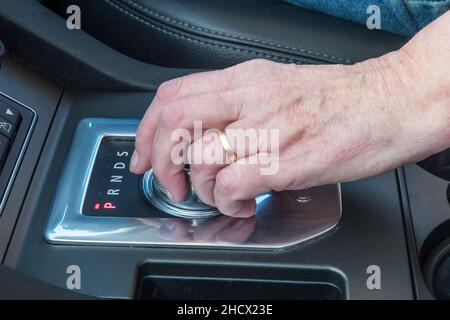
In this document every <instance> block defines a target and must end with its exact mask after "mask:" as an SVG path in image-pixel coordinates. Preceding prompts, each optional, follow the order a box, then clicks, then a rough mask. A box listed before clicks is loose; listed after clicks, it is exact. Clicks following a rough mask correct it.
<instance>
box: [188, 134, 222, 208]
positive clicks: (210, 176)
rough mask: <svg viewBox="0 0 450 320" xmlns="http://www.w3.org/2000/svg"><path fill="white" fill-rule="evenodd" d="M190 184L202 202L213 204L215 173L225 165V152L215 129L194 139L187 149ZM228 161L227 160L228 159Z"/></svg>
mask: <svg viewBox="0 0 450 320" xmlns="http://www.w3.org/2000/svg"><path fill="white" fill-rule="evenodd" d="M187 154H188V162H189V165H190V174H191V182H192V186H193V188H194V190H195V192H196V194H197V195H198V197H199V198H200V200H202V201H203V202H204V203H206V204H209V205H210V206H215V202H214V185H215V179H216V175H217V173H218V172H219V171H220V170H221V169H222V168H223V167H225V166H226V165H227V158H226V154H225V152H224V150H223V146H222V144H221V143H220V139H219V136H218V134H217V132H216V131H213V132H209V133H206V134H205V135H204V136H203V137H201V138H200V139H198V140H196V141H194V143H192V144H191V145H190V146H189V149H188V151H187ZM228 163H229V161H228Z"/></svg>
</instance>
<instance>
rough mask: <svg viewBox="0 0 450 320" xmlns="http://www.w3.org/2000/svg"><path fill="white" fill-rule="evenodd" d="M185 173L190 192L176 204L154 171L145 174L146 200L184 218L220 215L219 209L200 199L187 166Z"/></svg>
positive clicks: (144, 188) (143, 187) (160, 208)
mask: <svg viewBox="0 0 450 320" xmlns="http://www.w3.org/2000/svg"><path fill="white" fill-rule="evenodd" d="M184 171H185V174H186V178H187V179H186V180H187V182H188V186H187V187H188V188H187V189H188V192H187V193H186V195H185V197H184V199H183V201H181V202H179V203H175V202H173V201H172V200H170V199H169V197H168V196H167V194H166V191H165V190H164V187H163V185H162V184H161V183H160V182H159V181H158V179H157V178H156V176H155V175H154V173H153V171H152V170H150V171H148V172H147V173H145V175H144V178H143V179H142V184H143V185H142V190H143V192H144V195H145V198H146V200H147V201H148V202H149V203H150V204H151V205H153V206H154V207H156V208H157V209H159V210H161V211H163V212H165V213H167V214H170V215H174V216H177V217H182V218H189V219H198V218H210V217H214V216H216V215H218V214H220V212H219V211H218V210H217V208H214V207H211V206H209V205H207V204H206V203H203V202H202V201H201V200H200V199H199V197H198V196H197V194H196V193H195V191H194V189H193V188H192V184H191V180H190V172H189V167H188V166H186V167H185V169H184Z"/></svg>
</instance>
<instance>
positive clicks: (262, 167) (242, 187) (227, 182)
mask: <svg viewBox="0 0 450 320" xmlns="http://www.w3.org/2000/svg"><path fill="white" fill-rule="evenodd" d="M268 159H271V157H270V156H269V155H261V154H257V155H253V156H250V157H248V158H245V159H240V160H238V161H237V162H235V163H232V164H231V165H229V166H227V167H225V168H223V169H222V170H221V171H219V173H218V174H217V176H216V185H215V187H214V201H215V204H216V206H217V208H218V209H219V211H220V212H222V213H224V214H226V215H230V216H233V217H249V216H251V215H253V214H254V213H255V211H256V203H255V198H256V197H257V196H258V195H261V194H264V193H266V192H269V191H272V190H277V189H280V190H282V189H283V188H284V183H285V182H286V183H290V180H288V179H282V178H280V174H279V172H278V171H277V170H275V169H277V168H274V169H273V168H271V167H270V165H271V163H270V162H269V161H268ZM271 160H272V161H273V162H275V161H276V159H271ZM272 165H273V164H272ZM272 169H273V170H272ZM266 172H268V173H269V174H268V175H266Z"/></svg>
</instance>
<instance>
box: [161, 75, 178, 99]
mask: <svg viewBox="0 0 450 320" xmlns="http://www.w3.org/2000/svg"><path fill="white" fill-rule="evenodd" d="M182 82H183V78H176V79H172V80H169V81H166V82H164V83H163V84H161V85H160V86H159V88H158V91H157V92H156V97H157V98H158V99H159V100H161V101H167V100H171V99H173V98H175V97H176V95H177V93H178V92H179V90H180V88H181V85H182Z"/></svg>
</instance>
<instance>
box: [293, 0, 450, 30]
mask: <svg viewBox="0 0 450 320" xmlns="http://www.w3.org/2000/svg"><path fill="white" fill-rule="evenodd" d="M287 1H288V2H290V3H293V4H296V5H298V6H301V7H303V8H307V9H311V10H315V11H320V12H323V13H326V14H328V15H332V16H336V17H340V18H344V19H347V20H351V21H355V22H358V23H362V24H366V22H367V18H368V17H369V16H370V14H368V13H367V8H368V7H369V6H370V5H378V6H379V7H380V11H381V29H383V30H387V31H391V32H394V33H398V34H402V35H406V36H412V35H414V34H415V33H417V32H418V31H419V30H420V29H422V28H423V27H425V26H426V25H427V24H429V23H430V22H431V21H433V20H434V19H436V18H437V17H439V16H440V15H441V14H443V13H445V12H446V11H447V10H448V9H450V0H287Z"/></svg>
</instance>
